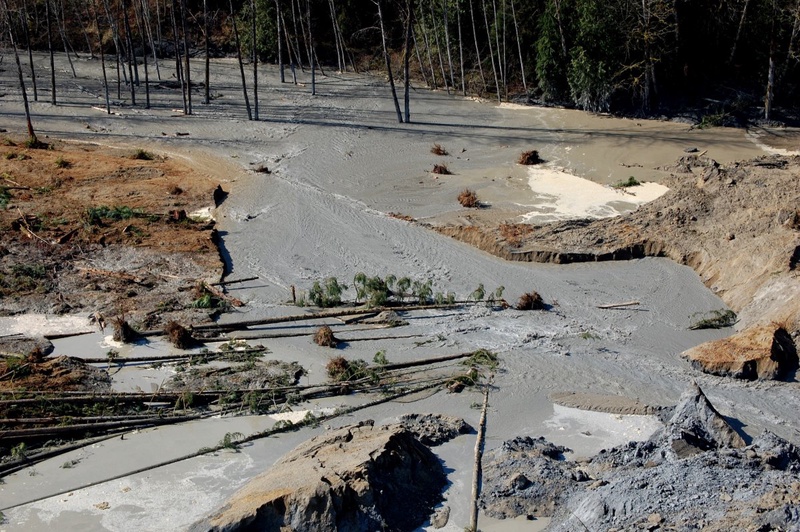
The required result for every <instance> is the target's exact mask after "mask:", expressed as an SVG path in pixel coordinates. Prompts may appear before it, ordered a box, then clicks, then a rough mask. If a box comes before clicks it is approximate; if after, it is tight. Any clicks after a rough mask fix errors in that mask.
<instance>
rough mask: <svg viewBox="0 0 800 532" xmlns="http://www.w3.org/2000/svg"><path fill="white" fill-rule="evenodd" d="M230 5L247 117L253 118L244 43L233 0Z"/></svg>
mask: <svg viewBox="0 0 800 532" xmlns="http://www.w3.org/2000/svg"><path fill="white" fill-rule="evenodd" d="M228 5H229V6H230V10H231V20H232V21H233V37H234V40H235V42H236V59H238V60H239V72H240V73H241V75H242V92H243V93H244V104H245V106H246V107H247V119H248V120H252V119H253V113H252V112H251V110H250V98H249V97H248V96H247V80H246V79H245V77H244V63H243V62H242V44H241V42H240V41H239V29H238V28H237V26H236V14H235V13H234V12H233V0H228Z"/></svg>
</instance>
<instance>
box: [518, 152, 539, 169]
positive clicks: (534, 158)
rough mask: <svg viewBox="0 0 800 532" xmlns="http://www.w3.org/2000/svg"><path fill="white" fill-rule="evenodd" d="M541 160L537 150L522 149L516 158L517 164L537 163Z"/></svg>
mask: <svg viewBox="0 0 800 532" xmlns="http://www.w3.org/2000/svg"><path fill="white" fill-rule="evenodd" d="M541 162H542V159H541V158H540V157H539V152H538V151H536V150H530V151H524V152H522V153H520V154H519V159H517V164H527V165H530V164H539V163H541Z"/></svg>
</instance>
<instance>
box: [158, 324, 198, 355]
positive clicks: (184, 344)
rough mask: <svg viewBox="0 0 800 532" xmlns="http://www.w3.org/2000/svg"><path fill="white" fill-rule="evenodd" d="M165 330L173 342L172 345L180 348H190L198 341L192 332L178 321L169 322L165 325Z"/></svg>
mask: <svg viewBox="0 0 800 532" xmlns="http://www.w3.org/2000/svg"><path fill="white" fill-rule="evenodd" d="M164 332H165V333H166V335H167V338H169V341H170V342H172V345H174V346H175V347H177V348H178V349H189V348H190V347H194V346H195V345H197V341H196V340H195V339H194V338H192V335H191V333H190V332H189V331H188V330H186V328H185V327H184V326H183V325H181V324H180V323H178V322H175V321H171V322H169V323H167V326H166V327H164Z"/></svg>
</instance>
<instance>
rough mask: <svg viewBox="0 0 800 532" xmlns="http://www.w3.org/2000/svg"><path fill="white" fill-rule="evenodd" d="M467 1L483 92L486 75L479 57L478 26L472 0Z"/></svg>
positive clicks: (484, 90)
mask: <svg viewBox="0 0 800 532" xmlns="http://www.w3.org/2000/svg"><path fill="white" fill-rule="evenodd" d="M468 1H469V17H470V19H472V37H473V38H474V39H475V53H476V54H477V57H478V71H479V72H480V74H481V83H482V84H483V92H486V76H484V75H483V59H481V47H480V46H479V45H478V27H477V26H476V25H475V11H474V10H473V9H472V0H468Z"/></svg>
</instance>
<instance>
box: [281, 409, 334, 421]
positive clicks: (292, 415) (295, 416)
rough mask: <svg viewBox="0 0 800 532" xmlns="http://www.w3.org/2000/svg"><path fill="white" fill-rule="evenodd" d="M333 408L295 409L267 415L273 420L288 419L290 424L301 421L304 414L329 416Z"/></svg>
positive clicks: (304, 416)
mask: <svg viewBox="0 0 800 532" xmlns="http://www.w3.org/2000/svg"><path fill="white" fill-rule="evenodd" d="M334 410H336V409H335V408H320V409H316V410H296V411H294V412H280V413H278V414H270V415H269V417H271V418H272V419H274V420H275V421H289V422H291V423H292V424H297V423H300V422H302V421H303V420H304V419H305V418H306V416H308V415H309V414H311V415H312V416H314V417H319V416H329V415H331V414H333V412H334Z"/></svg>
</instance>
